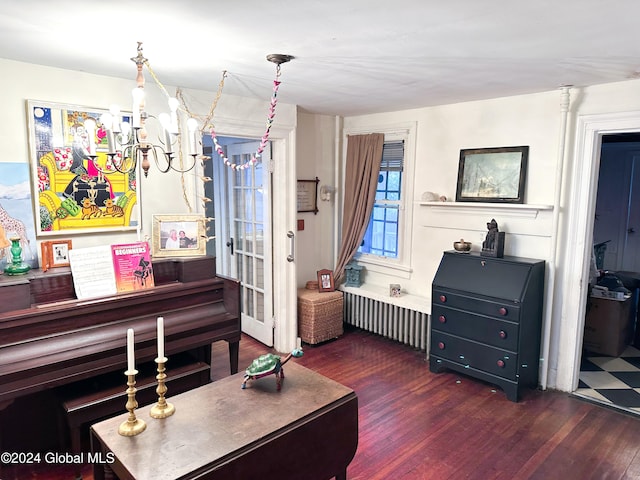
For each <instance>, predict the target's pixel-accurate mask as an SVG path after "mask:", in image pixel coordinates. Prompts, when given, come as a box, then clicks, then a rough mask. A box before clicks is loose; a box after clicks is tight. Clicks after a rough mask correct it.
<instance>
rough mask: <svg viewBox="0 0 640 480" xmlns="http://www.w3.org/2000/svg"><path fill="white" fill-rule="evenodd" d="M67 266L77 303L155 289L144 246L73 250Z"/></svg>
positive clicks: (148, 255) (134, 244)
mask: <svg viewBox="0 0 640 480" xmlns="http://www.w3.org/2000/svg"><path fill="white" fill-rule="evenodd" d="M69 263H70V267H71V276H72V277H73V286H74V288H75V291H76V296H77V297H78V299H80V300H83V299H87V298H96V297H106V296H110V295H115V294H116V293H118V292H129V291H134V290H143V289H147V288H152V287H153V286H154V285H155V283H154V279H153V269H152V266H151V252H150V249H149V244H148V243H147V242H134V243H126V244H118V245H102V246H98V247H87V248H73V249H71V250H69Z"/></svg>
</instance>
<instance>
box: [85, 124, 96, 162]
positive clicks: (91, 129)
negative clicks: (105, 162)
mask: <svg viewBox="0 0 640 480" xmlns="http://www.w3.org/2000/svg"><path fill="white" fill-rule="evenodd" d="M84 128H85V129H86V130H87V141H88V142H89V148H88V150H89V155H95V154H96V121H95V120H94V119H92V118H87V119H86V120H85V121H84Z"/></svg>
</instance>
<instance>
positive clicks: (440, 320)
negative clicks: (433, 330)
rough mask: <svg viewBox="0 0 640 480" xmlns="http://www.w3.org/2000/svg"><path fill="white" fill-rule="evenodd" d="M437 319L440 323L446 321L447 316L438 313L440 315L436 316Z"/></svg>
mask: <svg viewBox="0 0 640 480" xmlns="http://www.w3.org/2000/svg"><path fill="white" fill-rule="evenodd" d="M438 321H439V322H440V323H447V317H445V316H444V315H440V316H439V317H438Z"/></svg>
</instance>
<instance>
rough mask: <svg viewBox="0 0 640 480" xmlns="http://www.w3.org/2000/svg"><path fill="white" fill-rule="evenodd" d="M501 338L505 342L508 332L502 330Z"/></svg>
mask: <svg viewBox="0 0 640 480" xmlns="http://www.w3.org/2000/svg"><path fill="white" fill-rule="evenodd" d="M500 338H502V339H503V340H504V339H505V338H507V332H505V331H504V330H500Z"/></svg>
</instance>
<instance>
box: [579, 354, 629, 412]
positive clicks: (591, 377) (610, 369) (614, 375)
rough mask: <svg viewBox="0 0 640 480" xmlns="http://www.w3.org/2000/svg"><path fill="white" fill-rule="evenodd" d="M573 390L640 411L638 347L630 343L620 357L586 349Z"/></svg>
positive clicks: (589, 397) (600, 401)
mask: <svg viewBox="0 0 640 480" xmlns="http://www.w3.org/2000/svg"><path fill="white" fill-rule="evenodd" d="M591 355H593V356H591ZM573 393H574V394H575V395H576V396H578V397H584V398H585V399H588V400H593V401H595V402H597V403H601V404H604V405H608V406H611V407H616V408H619V409H621V410H625V411H627V412H629V413H634V414H637V415H640V349H638V348H635V347H632V346H629V347H627V349H626V350H625V351H624V353H623V354H622V355H620V357H602V356H596V354H590V353H589V352H586V353H585V354H584V355H583V357H582V364H581V365H580V381H579V383H578V389H577V390H576V391H575V392H573Z"/></svg>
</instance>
